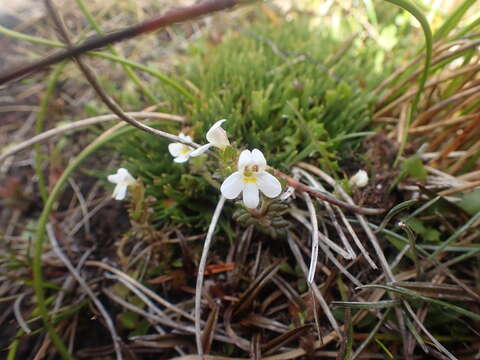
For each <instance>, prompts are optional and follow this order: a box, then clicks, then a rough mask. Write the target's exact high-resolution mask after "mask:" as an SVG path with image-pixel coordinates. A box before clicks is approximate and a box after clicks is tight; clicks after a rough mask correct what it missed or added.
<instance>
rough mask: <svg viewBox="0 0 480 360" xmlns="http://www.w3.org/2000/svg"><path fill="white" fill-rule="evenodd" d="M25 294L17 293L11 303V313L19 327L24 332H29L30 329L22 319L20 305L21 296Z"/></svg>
mask: <svg viewBox="0 0 480 360" xmlns="http://www.w3.org/2000/svg"><path fill="white" fill-rule="evenodd" d="M25 295H26V294H20V295H18V297H17V299H16V300H15V302H14V303H13V314H14V315H15V320H17V323H18V325H19V326H20V328H21V329H22V330H23V331H24V332H25V334H27V335H28V334H30V333H31V332H32V330H30V328H29V327H28V325H27V322H26V321H25V320H24V319H23V315H22V310H21V308H20V305H21V303H22V300H23V298H24V297H25Z"/></svg>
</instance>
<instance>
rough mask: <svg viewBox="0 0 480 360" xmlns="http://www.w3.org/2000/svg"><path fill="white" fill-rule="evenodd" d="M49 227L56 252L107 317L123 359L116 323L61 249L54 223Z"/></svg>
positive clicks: (115, 347) (106, 319)
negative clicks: (53, 226)
mask: <svg viewBox="0 0 480 360" xmlns="http://www.w3.org/2000/svg"><path fill="white" fill-rule="evenodd" d="M46 228H47V234H48V237H49V238H50V243H51V244H52V249H53V251H54V252H55V254H56V255H57V256H58V258H59V259H60V260H62V262H63V263H64V264H65V266H66V267H67V269H68V271H70V273H71V274H72V276H73V277H74V278H75V280H77V282H78V284H79V285H80V286H81V287H82V288H83V290H84V291H85V292H86V293H87V294H88V296H89V297H90V298H91V299H92V301H93V303H94V304H95V306H96V307H97V309H98V311H99V312H100V313H101V314H102V316H103V317H104V319H105V324H106V325H107V328H108V330H109V331H110V334H111V336H112V340H113V347H114V349H115V354H116V356H117V359H119V360H122V359H123V356H122V349H121V347H120V341H121V340H120V337H119V336H118V335H117V331H116V330H115V325H114V323H113V321H112V319H111V317H110V315H109V314H108V312H107V310H106V309H105V307H104V306H103V304H102V303H101V302H100V300H98V297H97V296H96V295H95V294H94V293H93V291H92V289H90V287H89V286H88V284H87V282H86V281H85V280H84V279H83V278H82V277H81V276H80V274H79V273H78V272H77V270H76V269H75V268H74V267H73V265H72V263H71V262H70V260H69V259H68V258H67V256H66V255H65V254H64V253H63V252H62V250H61V249H60V246H59V244H58V242H57V238H56V236H55V233H54V231H53V228H52V225H51V224H50V223H49V224H47V226H46Z"/></svg>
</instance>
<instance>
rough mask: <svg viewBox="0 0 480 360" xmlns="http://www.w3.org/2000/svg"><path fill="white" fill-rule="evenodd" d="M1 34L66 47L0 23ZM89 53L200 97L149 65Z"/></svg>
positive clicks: (191, 96)
mask: <svg viewBox="0 0 480 360" xmlns="http://www.w3.org/2000/svg"><path fill="white" fill-rule="evenodd" d="M0 34H3V35H6V36H10V37H13V38H16V39H20V40H25V41H28V42H31V43H34V44H41V45H47V46H50V47H54V48H64V47H65V45H64V44H62V43H61V42H58V41H51V40H46V39H43V38H41V37H37V36H32V35H26V34H22V33H21V32H18V31H13V30H10V29H7V28H6V27H3V26H1V25H0ZM87 54H89V55H93V56H97V57H99V58H102V59H106V60H111V61H114V62H117V63H120V64H125V65H128V66H130V67H131V68H133V69H137V70H140V71H142V72H145V73H147V74H150V75H152V76H153V77H155V78H156V79H158V80H160V81H161V82H163V83H164V84H165V85H168V86H170V87H172V88H173V89H175V90H176V91H178V92H179V93H180V94H182V95H183V96H185V97H187V98H189V99H190V100H191V101H193V102H198V99H197V98H196V97H195V96H194V95H193V94H192V93H191V92H190V91H188V90H187V89H186V88H185V87H184V86H182V85H180V84H179V83H178V82H177V81H175V80H173V79H171V78H169V77H168V76H166V75H164V74H162V73H161V72H159V71H156V70H154V69H151V68H149V67H148V66H145V65H142V64H140V63H137V62H134V61H131V60H127V59H125V58H123V57H118V56H115V55H111V54H106V53H102V52H99V51H91V52H88V53H87Z"/></svg>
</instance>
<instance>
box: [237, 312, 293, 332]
mask: <svg viewBox="0 0 480 360" xmlns="http://www.w3.org/2000/svg"><path fill="white" fill-rule="evenodd" d="M240 323H241V324H242V325H243V326H254V327H257V328H260V329H268V330H271V331H274V332H278V333H284V332H285V331H288V329H289V327H288V326H287V325H284V324H282V323H281V322H278V321H276V320H273V319H270V318H268V317H265V316H262V315H258V314H250V315H248V316H247V317H246V318H245V319H242V320H241V321H240Z"/></svg>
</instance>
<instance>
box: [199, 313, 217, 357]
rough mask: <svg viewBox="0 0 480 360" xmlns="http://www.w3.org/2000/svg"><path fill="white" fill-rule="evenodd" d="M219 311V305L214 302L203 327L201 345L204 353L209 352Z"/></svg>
mask: <svg viewBox="0 0 480 360" xmlns="http://www.w3.org/2000/svg"><path fill="white" fill-rule="evenodd" d="M219 312H220V305H219V304H217V303H215V306H214V308H213V310H212V311H211V312H210V314H209V315H208V319H207V321H206V323H205V327H204V328H203V342H202V345H203V349H204V351H205V352H206V353H209V352H210V349H211V347H212V341H213V337H214V334H215V328H216V327H217V323H218V314H219Z"/></svg>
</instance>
